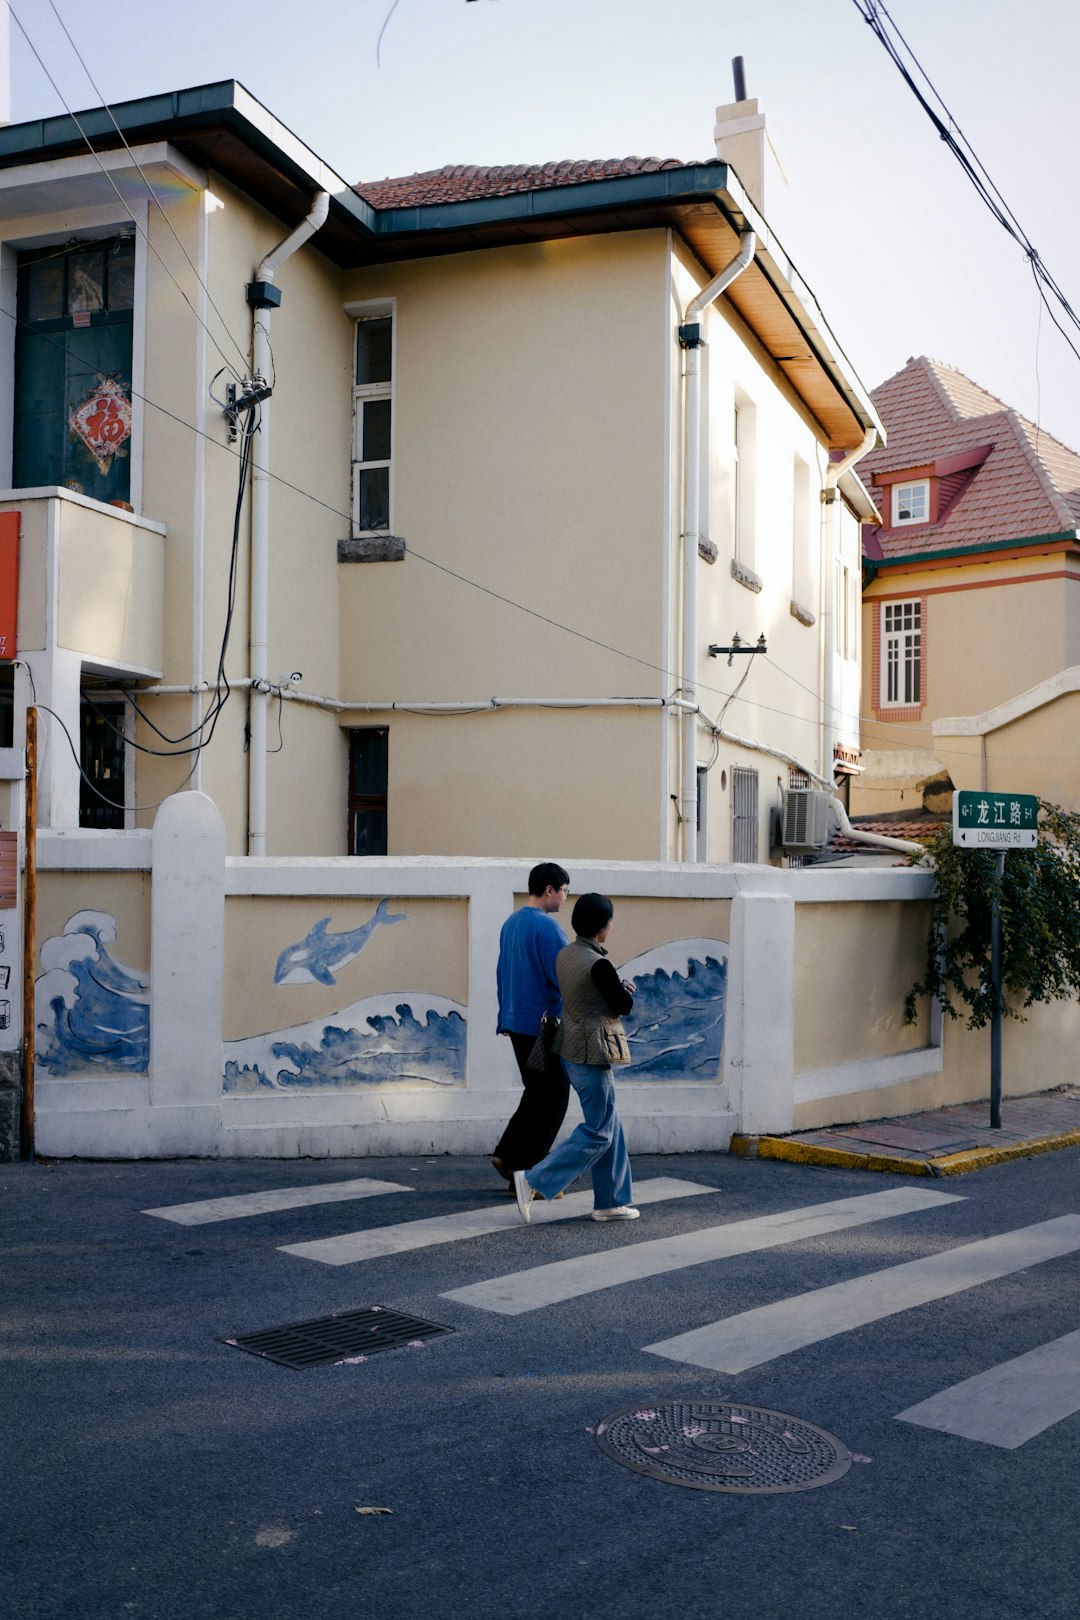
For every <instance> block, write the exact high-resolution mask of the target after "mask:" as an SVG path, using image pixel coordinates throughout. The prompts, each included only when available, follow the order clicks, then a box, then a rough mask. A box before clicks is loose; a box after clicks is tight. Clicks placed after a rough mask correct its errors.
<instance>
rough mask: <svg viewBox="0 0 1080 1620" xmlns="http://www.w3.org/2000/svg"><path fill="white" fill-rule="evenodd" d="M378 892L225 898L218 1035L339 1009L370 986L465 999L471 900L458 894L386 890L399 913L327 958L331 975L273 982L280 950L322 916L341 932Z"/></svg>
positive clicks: (370, 906) (370, 992)
mask: <svg viewBox="0 0 1080 1620" xmlns="http://www.w3.org/2000/svg"><path fill="white" fill-rule="evenodd" d="M377 904H378V902H377V901H375V900H352V899H348V900H346V899H336V898H330V897H324V898H321V897H319V896H314V897H310V896H304V897H303V898H288V899H284V898H282V899H270V898H256V897H253V896H244V897H239V896H237V897H233V898H231V899H230V900H229V901H228V902H227V905H226V908H225V1022H224V1039H225V1040H227V1041H231V1040H240V1039H243V1038H244V1037H246V1036H249V1035H260V1034H265V1033H268V1032H270V1031H272V1030H276V1029H285V1028H288V1027H289V1026H290V1025H293V1024H300V1023H306V1022H307V1021H308V1020H309V1019H314V1018H323V1017H327V1016H329V1015H331V1014H333V1013H336V1012H340V1011H341V1010H342V1009H343V1008H345V1007H347V1006H349V1005H350V1004H351V1003H352V1002H354V1001H358V1000H360V999H362V998H364V997H367V996H374V995H380V994H384V993H396V992H397V991H403V992H404V991H410V990H412V991H416V990H421V991H427V992H429V993H430V994H432V995H436V996H447V997H449V998H450V999H451V1000H453V1001H459V1002H462V1003H463V1004H467V1002H468V999H469V994H468V905H467V902H466V901H464V900H449V899H446V900H443V899H438V900H432V899H415V898H410V899H405V900H402V899H398V898H393V897H391V899H390V904H389V908H388V913H387V914H388V915H391V916H392V915H395V914H397V913H403V914H404V916H405V921H404V922H398V923H388V924H382V925H380V926H378V927H376V928H375V929H374V931H373V932H372V934H371V935H370V937H369V938H368V940H367V943H366V944H365V945H364V948H363V950H362V951H361V952H360V954H359V955H358V956H356V957H354V958H353V960H352V961H350V962H347V963H344V964H343V965H342V966H341V967H339V968H334V969H333V973H334V976H335V978H336V980H337V983H336V984H334V985H322V984H318V983H305V984H275V983H274V968H275V965H276V963H277V961H278V957H279V956H280V954H281V952H282V951H284V950H285V949H286V948H287V947H288V946H290V945H296V944H298V943H299V942H301V941H302V940H303V939H304V938H305V937H306V935H307V933H308V931H309V929H310V928H311V927H312V926H313V925H314V924H315V923H317V922H318V921H319V920H320V918H322V917H329V918H330V922H329V925H328V932H329V933H331V934H340V933H343V932H345V931H346V930H349V929H353V928H358V927H360V926H361V925H362V924H364V923H366V922H368V921H369V919H370V918H371V917H372V915H373V914H374V912H375V908H376V906H377Z"/></svg>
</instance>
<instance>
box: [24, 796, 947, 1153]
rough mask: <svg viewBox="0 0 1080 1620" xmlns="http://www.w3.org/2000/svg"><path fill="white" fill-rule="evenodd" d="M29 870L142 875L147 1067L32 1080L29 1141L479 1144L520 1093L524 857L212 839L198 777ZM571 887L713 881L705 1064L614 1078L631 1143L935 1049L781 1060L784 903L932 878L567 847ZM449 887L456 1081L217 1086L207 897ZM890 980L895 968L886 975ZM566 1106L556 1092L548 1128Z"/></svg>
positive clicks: (787, 951) (698, 1135) (139, 1148)
mask: <svg viewBox="0 0 1080 1620" xmlns="http://www.w3.org/2000/svg"><path fill="white" fill-rule="evenodd" d="M38 852H39V868H40V869H41V870H42V871H44V872H48V871H50V870H52V871H65V872H79V871H85V872H87V873H90V872H101V871H109V870H112V871H119V870H129V871H131V870H136V871H151V872H152V874H153V888H152V906H151V992H150V994H151V1004H150V1027H151V1044H150V1064H149V1068H150V1072H149V1076H148V1077H146V1078H132V1077H122V1078H108V1077H103V1078H62V1079H61V1078H50V1077H48V1076H44V1075H39V1076H38V1080H37V1087H36V1095H37V1126H36V1136H37V1147H38V1151H39V1152H40V1153H42V1154H46V1155H55V1156H61V1157H63V1156H72V1157H86V1158H144V1157H145V1158H153V1157H179V1156H187V1155H194V1156H205V1157H217V1156H226V1157H231V1156H248V1157H268V1158H292V1157H296V1156H311V1157H322V1156H346V1155H356V1156H362V1155H369V1154H374V1155H379V1154H382V1155H386V1154H397V1153H432V1152H436V1153H439V1152H452V1153H489V1152H490V1151H491V1149H492V1146H493V1144H494V1142H495V1141H496V1140H497V1138H498V1136H499V1134H500V1132H501V1130H502V1127H503V1125H504V1123H505V1121H506V1120H507V1119H508V1118H509V1116H510V1114H511V1113H512V1112H513V1110H514V1108H515V1107H516V1106H517V1101H518V1098H519V1096H520V1083H519V1081H518V1078H517V1074H516V1069H515V1066H514V1063H513V1059H512V1054H511V1052H510V1050H509V1044H508V1042H506V1040H505V1039H502V1038H500V1037H498V1036H497V1035H496V1033H495V1025H496V998H495V959H496V953H497V948H498V937H499V929H500V927H501V925H502V923H503V921H504V920H505V918H506V917H507V916H508V914H509V913H510V911H511V910H512V909H513V904H514V896H515V894H516V893H520V892H521V890H522V889H523V888H524V883H525V875H526V873H527V871H528V867H529V865H530V864H531V863H530V862H529V861H528V860H520V861H512V862H511V861H504V860H483V859H464V858H463V859H460V860H455V859H448V858H443V857H430V858H425V857H412V858H407V859H397V858H391V857H385V858H380V859H373V860H364V861H357V860H351V859H346V858H338V859H322V858H307V859H277V858H266V859H249V858H229V859H227V858H226V856H225V841H224V832H223V828H222V824H221V819H220V816H219V815H218V812H217V809H216V807H215V806H214V805H213V803H212V801H211V800H210V799H208V798H207V797H206V796H205V795H203V794H201V793H195V792H189V793H182V794H177V795H175V796H174V797H173V798H171V799H169V800H167V801H166V803H165V804H164V805H163V807H162V809H161V811H160V812H159V814H158V817H157V821H156V824H155V826H154V830H153V833H152V834H149V833H127V834H122V833H120V834H112V835H109V834H102V833H98V834H89V835H87V834H81V833H73V832H68V833H53V834H49V833H45V834H43V835H41V837H40V838H39V844H38ZM571 864H572V867H573V881H574V888H575V891H576V892H579V893H580V892H583V891H585V890H587V889H596V890H599V891H601V892H604V893H610V894H612V895H614V896H624V897H631V896H634V897H643V898H646V899H648V898H650V897H655V898H656V899H658V900H670V899H673V898H676V899H679V898H683V899H707V900H730V902H731V929H730V941H729V955H728V982H727V1006H726V1018H725V1036H724V1056H723V1069H722V1075H721V1078H720V1079H719V1080H718V1081H715V1082H709V1081H701V1080H696V1081H686V1082H680V1081H678V1080H641V1081H634V1080H631V1079H620V1081H619V1099H620V1111H621V1113H622V1115H623V1118H624V1121H625V1123H626V1127H627V1134H628V1137H629V1140H630V1145H631V1148H632V1150H636V1151H638V1152H691V1151H694V1150H696V1149H723V1148H726V1147H727V1145H728V1143H729V1141H730V1138H731V1135H732V1133H733V1132H734V1131H737V1130H742V1131H746V1132H751V1133H760V1132H766V1131H771V1132H778V1131H788V1130H791V1129H792V1128H793V1124H794V1109H795V1104H796V1102H799V1101H803V1100H807V1099H810V1098H818V1097H835V1098H837V1113H836V1118H837V1119H843V1118H848V1117H850V1115H845V1113H844V1097H845V1095H850V1094H851V1093H854V1092H865V1091H866V1090H867V1089H871V1088H875V1087H884V1086H893V1085H896V1084H898V1083H900V1082H902V1081H905V1080H908V1079H913V1078H917V1077H920V1076H926V1075H933V1074H934V1073H936V1072H938V1071H940V1069H941V1067H942V1051H941V1045H940V1032H939V1029H937V1028H935V1036H934V1044H933V1045H932V1046H930V1047H927V1048H923V1049H921V1050H920V1051H918V1052H903V1053H899V1054H897V1055H896V1056H893V1057H888V1056H886V1057H880V1058H875V1059H870V1060H864V1061H860V1062H856V1063H847V1064H841V1065H840V1066H838V1067H837V1068H834V1069H831V1070H823V1071H820V1072H815V1073H812V1074H806V1073H804V1074H801V1075H799V1076H798V1077H797V1078H796V1076H795V1073H794V1067H793V1048H794V1001H795V907H796V902H797V899H798V900H802V901H807V902H813V903H815V904H821V903H823V902H826V903H835V904H838V905H842V904H843V903H844V902H845V901H847V902H852V901H863V902H865V901H868V900H871V901H874V900H876V901H889V902H896V901H898V900H909V901H925V900H926V899H927V898H929V896H930V895H931V893H932V881H933V880H932V878H931V877H929V876H928V875H926V874H925V873H920V872H916V871H908V870H903V869H896V870H881V869H876V870H873V871H865V872H860V871H850V870H849V871H845V872H786V871H780V870H778V869H776V868H773V867H768V866H742V867H738V866H724V867H718V866H704V865H702V866H677V865H657V864H650V863H638V862H618V861H610V862H604V861H591V862H590V861H579V860H574V861H573V862H572V863H571ZM387 894H393V895H395V896H400V897H403V898H404V897H410V896H412V897H417V896H431V897H436V898H438V897H453V898H463V899H464V900H465V901H467V903H468V916H469V922H468V941H469V943H468V953H469V962H468V982H469V985H470V1002H469V1008H468V1028H469V1033H468V1055H467V1067H466V1083H465V1085H464V1086H463V1087H454V1088H450V1087H447V1088H440V1089H438V1090H435V1089H432V1088H425V1089H423V1090H413V1091H409V1090H407V1089H404V1088H402V1089H397V1088H392V1087H388V1086H385V1085H383V1086H380V1087H378V1088H374V1087H372V1088H370V1089H366V1090H359V1091H351V1092H347V1093H340V1092H334V1093H322V1094H320V1093H312V1092H305V1093H303V1094H297V1093H288V1094H285V1093H271V1094H262V1093H260V1094H255V1095H252V1096H232V1095H223V1094H222V1051H223V1049H222V1010H223V1009H222V994H223V989H222V986H223V967H224V942H225V906H226V900H227V897H229V896H244V895H261V896H315V895H318V896H328V897H335V896H350V897H358V898H372V899H376V898H380V897H382V896H385V895H387ZM904 989H906V986H904V987H898V994H902V993H903V990H904ZM578 1117H579V1115H578V1113H577V1105H576V1099H572V1100H571V1109H570V1113H569V1114H568V1116H567V1124H566V1127H564V1129H569V1128H571V1127H572V1125H573V1124H574V1123H575V1121H576V1119H577V1118H578Z"/></svg>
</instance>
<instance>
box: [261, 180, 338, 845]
mask: <svg viewBox="0 0 1080 1620" xmlns="http://www.w3.org/2000/svg"><path fill="white" fill-rule="evenodd" d="M329 210H330V194H329V192H326V191H319V192H317V193H316V194H315V200H314V202H313V204H312V206H311V211H310V212H309V214H308V216H307V218H306V219H304V220H302V221H301V223H300V224H299V225H298V226H297V227H296V229H295V230H294V231H292V232H291V233H290V234H289V235H288V236H287V237H286V238H285V240H284V241H283V242H279V243H278V245H277V247H276V248H272V249H271V250H270V252H269V253H268V254H267V255H266V257H265V258H264V259H263V260H262V262H261V263H260V265H259V267H258V269H257V270H256V272H255V280H256V282H273V280H274V277H275V276H276V274H277V272H278V270H279V268H280V267H281V265H282V264H284V262H285V260H286V259H287V258H289V257H290V255H291V254H293V253H295V252H296V250H297V248H299V247H302V246H303V245H304V243H305V242H306V241H307V240H308V238H309V237H311V236H313V235H314V234H315V232H316V231H317V230H318V229H319V227H320V225H322V224H323V223H324V222H325V220H326V216H327V214H328V213H329ZM272 366H273V358H272V355H271V351H270V309H269V308H265V307H263V308H259V307H255V308H253V309H252V312H251V369H252V377H253V380H254V382H255V385H256V387H257V386H259V384H260V381H262V382H265V381H267V379H268V377H269V374H270V372H271V369H272ZM251 467H252V483H251V606H250V616H249V626H250V643H251V655H250V668H251V696H250V698H249V710H248V714H249V721H250V726H251V736H250V741H249V746H248V854H249V855H265V854H266V737H267V715H268V702H269V696H270V692H269V684H268V682H267V671H268V638H269V625H270V399H269V398H266V399H265V400H263V402H262V409H261V416H260V419H259V427H258V431H257V432H256V434H255V436H254V441H253V444H252V456H251Z"/></svg>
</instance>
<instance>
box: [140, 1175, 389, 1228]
mask: <svg viewBox="0 0 1080 1620" xmlns="http://www.w3.org/2000/svg"><path fill="white" fill-rule="evenodd" d="M401 1192H412V1188H411V1187H403V1186H401V1185H400V1184H399V1183H398V1182H396V1181H373V1180H372V1179H371V1177H370V1176H361V1177H360V1178H359V1180H357V1181H327V1182H323V1183H322V1184H320V1185H318V1186H314V1187H271V1188H268V1189H267V1190H266V1191H264V1192H252V1193H237V1194H235V1195H234V1196H233V1197H231V1198H203V1199H200V1200H198V1201H197V1202H196V1203H193V1204H166V1205H164V1206H163V1207H162V1208H161V1209H144V1210H143V1212H142V1213H143V1214H144V1215H156V1216H157V1217H158V1218H159V1219H160V1220H163V1221H175V1222H176V1223H177V1225H178V1226H209V1225H210V1224H211V1223H212V1222H213V1221H238V1220H240V1219H241V1217H242V1216H244V1215H269V1214H272V1213H273V1212H274V1211H275V1210H279V1209H303V1208H305V1207H306V1206H307V1205H308V1204H337V1203H345V1202H346V1201H348V1200H351V1199H353V1198H377V1197H378V1196H379V1195H380V1194H381V1193H401Z"/></svg>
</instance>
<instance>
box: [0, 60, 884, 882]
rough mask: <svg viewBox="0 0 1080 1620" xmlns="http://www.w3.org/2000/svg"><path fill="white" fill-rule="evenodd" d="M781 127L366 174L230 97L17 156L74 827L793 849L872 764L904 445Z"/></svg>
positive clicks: (72, 126) (3, 272)
mask: <svg viewBox="0 0 1080 1620" xmlns="http://www.w3.org/2000/svg"><path fill="white" fill-rule="evenodd" d="M764 144H765V138H764V128H763V120H762V119H761V118H760V116H759V115H758V112H757V107H756V103H753V102H740V103H737V104H736V105H735V106H734V107H728V108H720V109H718V113H717V125H716V155H715V156H712V157H709V158H708V159H707V160H706V161H704V162H700V163H681V162H675V161H661V160H656V159H644V160H641V159H626V160H616V161H604V162H599V163H586V164H552V165H545V166H541V167H537V168H529V169H512V168H500V169H479V170H478V169H468V168H464V169H463V168H452V169H446V170H439V171H436V172H435V173H433V174H428V175H420V176H412V177H409V178H406V179H403V180H400V181H388V182H380V183H378V184H375V185H360V186H358V187H354V186H351V185H349V184H348V183H346V182H345V181H344V180H343V179H341V178H340V177H339V176H338V175H336V174H335V173H334V172H333V171H332V170H331V169H329V168H328V167H327V166H326V165H325V164H324V163H323V162H322V161H321V160H320V159H318V158H317V157H316V156H315V155H314V154H313V153H311V152H310V151H309V150H308V149H307V148H306V147H304V146H303V145H302V143H301V142H300V141H298V140H297V139H296V138H295V137H294V136H293V135H292V134H291V133H290V132H289V131H287V130H286V129H284V128H283V127H282V126H281V125H280V124H278V123H277V122H276V121H275V120H274V118H273V117H272V115H271V114H270V113H269V112H267V110H266V109H265V108H263V107H262V106H260V105H259V104H258V103H257V102H256V101H255V100H254V99H253V98H252V97H251V96H250V95H248V93H247V92H246V91H245V90H243V89H242V88H241V87H240V86H238V85H236V84H233V83H224V84H216V85H210V86H204V87H201V88H199V89H195V90H190V91H184V92H178V93H175V94H170V95H163V96H157V97H151V98H147V99H145V100H140V101H135V102H129V103H126V104H124V105H122V106H119V107H117V108H114V109H113V110H112V114H110V113H108V112H107V111H106V110H103V109H99V110H95V111H91V112H89V113H86V114H81V115H79V118H78V121H77V123H76V121H75V120H73V119H71V118H59V119H52V120H48V121H46V122H44V123H42V122H34V123H32V124H24V125H18V126H14V127H12V128H9V129H6V130H3V131H0V244H2V245H0V280H2V281H3V289H4V296H3V300H2V303H3V306H4V307H5V308H6V309H7V310H8V311H9V312H10V311H15V319H14V320H13V321H10V322H9V323H8V324H7V326H6V330H5V331H4V333H3V336H2V355H0V487H2V488H3V489H4V491H5V493H4V494H3V495H2V497H0V512H6V513H9V514H16V515H17V518H18V529H19V547H20V571H19V598H18V658H19V662H18V663H17V664H16V665H14V666H13V674H11V675H9V680H8V685H7V692H6V697H7V711H6V712H7V736H6V737H2V738H0V744H2V743H4V742H6V743H8V744H11V743H15V744H18V743H19V742H20V741H21V732H22V718H21V717H22V714H23V712H24V710H25V708H26V706H27V704H28V703H31V702H35V701H36V703H37V704H38V706H39V710H40V712H41V715H42V723H43V725H44V727H45V730H46V733H47V746H46V747H45V748H43V750H42V762H41V776H40V797H39V806H40V816H41V820H42V823H43V825H44V826H46V827H49V828H55V829H63V828H75V827H78V826H83V827H101V828H106V829H123V828H128V829H133V828H140V827H146V826H149V825H150V824H151V822H152V820H153V815H154V809H155V806H156V805H157V804H158V803H160V802H161V801H162V800H163V799H164V798H165V797H166V796H167V795H169V794H170V793H173V792H175V791H176V790H178V789H180V788H182V787H184V786H191V787H194V788H197V789H201V790H202V791H203V792H204V793H206V794H207V795H209V797H210V798H212V799H213V801H214V802H215V804H216V805H217V807H218V809H219V810H220V812H221V815H222V817H223V819H224V822H225V827H226V836H227V847H228V850H229V853H230V854H234V855H235V854H251V855H256V856H258V855H263V854H267V855H290V856H293V855H310V856H326V855H331V856H333V855H345V854H358V855H375V854H380V853H385V854H389V855H499V856H513V857H519V856H520V857H528V856H539V855H552V854H557V855H558V856H559V857H560V858H563V859H567V858H573V857H575V856H579V857H580V856H586V855H588V856H597V857H606V858H615V859H628V860H644V861H668V860H684V861H693V860H708V861H710V862H717V861H720V862H724V861H729V860H737V861H766V860H768V859H769V858H770V852H772V855H773V858H776V849H775V839H774V837H773V835H772V828H773V816H772V812H773V811H774V809H775V808H776V807H777V806H778V805H779V802H780V795H781V793H782V791H783V790H784V789H786V787H787V786H788V785H789V784H791V783H796V784H803V785H806V784H808V783H810V782H813V781H815V780H818V781H820V782H822V783H827V784H829V785H831V783H832V779H833V766H834V761H835V760H836V759H840V760H842V761H845V762H850V761H853V760H855V759H857V751H858V746H859V735H858V704H859V690H858V654H859V634H858V615H857V603H858V597H857V584H856V581H857V577H858V575H857V569H858V564H859V532H860V524H861V523H862V522H864V521H867V520H869V519H871V518H872V517H873V516H874V510H873V506H872V503H871V502H870V500H869V499H868V497H867V494H866V491H865V489H864V488H863V486H862V485H861V484H860V482H859V480H858V477H857V476H856V474H855V473H854V472H853V470H852V468H853V466H854V463H855V461H856V460H857V459H858V457H859V456H860V455H861V454H862V453H864V452H865V451H866V450H867V449H868V448H870V447H871V446H872V445H873V444H874V443H875V442H878V440H879V439H881V438H882V437H883V435H882V434H881V426H880V421H879V418H878V415H877V412H876V411H875V408H874V406H873V404H872V403H871V401H870V399H869V397H868V396H867V394H866V393H865V391H864V390H863V388H862V387H861V385H860V383H859V382H858V380H857V378H856V377H855V376H854V375H853V373H852V371H851V368H850V366H849V365H848V363H847V361H846V359H845V357H844V355H843V352H842V350H841V349H840V347H839V345H838V344H837V342H836V340H835V338H834V337H833V335H832V333H831V332H830V330H829V328H828V326H827V325H826V323H825V321H824V319H823V317H822V315H821V313H820V311H819V310H818V309H817V307H816V305H815V303H814V301H813V299H812V297H811V295H810V293H809V292H808V290H807V289H806V287H805V286H804V285H803V283H802V282H801V280H800V278H799V276H798V273H797V272H796V270H795V269H794V267H793V265H792V264H791V262H790V261H789V259H788V258H787V256H786V254H785V252H784V250H783V249H782V248H781V246H780V245H779V243H777V242H776V241H775V239H774V238H773V236H772V235H771V232H770V230H769V226H768V224H767V222H766V219H765V217H764V215H763V213H762V184H763V179H762V173H763V152H764ZM88 147H92V150H88ZM733 162H734V164H735V167H732V163H733ZM736 171H737V172H736ZM10 521H11V520H9V523H10ZM759 644H760V646H761V647H762V648H763V649H764V650H762V651H760V652H759V651H757V650H756V649H757V648H758V646H759ZM748 646H749V647H752V648H754V649H755V650H754V651H753V652H750V653H747V652H746V651H745V650H741V649H745V648H746V647H748ZM732 648H735V649H737V650H736V651H731V650H730V649H732Z"/></svg>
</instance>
